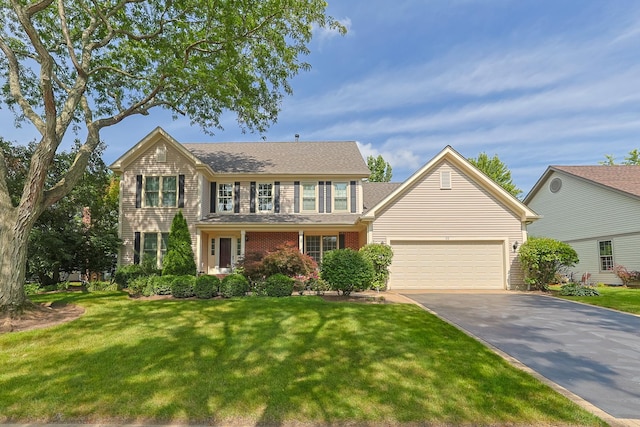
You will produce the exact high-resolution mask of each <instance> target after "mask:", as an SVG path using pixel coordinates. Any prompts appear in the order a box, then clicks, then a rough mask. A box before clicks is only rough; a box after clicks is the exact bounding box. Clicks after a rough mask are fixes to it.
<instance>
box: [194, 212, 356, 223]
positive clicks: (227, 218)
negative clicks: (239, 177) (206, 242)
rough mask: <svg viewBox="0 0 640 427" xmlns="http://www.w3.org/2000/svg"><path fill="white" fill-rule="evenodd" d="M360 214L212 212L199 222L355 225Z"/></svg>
mask: <svg viewBox="0 0 640 427" xmlns="http://www.w3.org/2000/svg"><path fill="white" fill-rule="evenodd" d="M359 218H360V215H358V214H314V215H300V214H266V215H256V214H247V215H238V214H234V215H220V214H212V215H209V217H207V218H205V219H203V220H200V221H199V222H198V223H199V224H208V225H211V224H269V225H275V224H295V225H298V224H306V225H312V224H322V225H353V224H355V223H356V222H358V219H359Z"/></svg>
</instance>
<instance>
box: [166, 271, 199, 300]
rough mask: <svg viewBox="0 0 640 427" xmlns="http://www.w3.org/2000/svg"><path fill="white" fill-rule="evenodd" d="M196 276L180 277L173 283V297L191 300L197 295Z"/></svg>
mask: <svg viewBox="0 0 640 427" xmlns="http://www.w3.org/2000/svg"><path fill="white" fill-rule="evenodd" d="M195 284H196V277H195V276H178V277H176V278H175V279H173V282H171V295H173V297H174V298H190V297H192V296H194V295H195V292H194V287H195Z"/></svg>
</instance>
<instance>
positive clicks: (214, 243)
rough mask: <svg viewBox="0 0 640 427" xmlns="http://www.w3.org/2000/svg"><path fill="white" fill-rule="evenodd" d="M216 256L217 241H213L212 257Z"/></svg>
mask: <svg viewBox="0 0 640 427" xmlns="http://www.w3.org/2000/svg"><path fill="white" fill-rule="evenodd" d="M215 254H216V239H211V255H215Z"/></svg>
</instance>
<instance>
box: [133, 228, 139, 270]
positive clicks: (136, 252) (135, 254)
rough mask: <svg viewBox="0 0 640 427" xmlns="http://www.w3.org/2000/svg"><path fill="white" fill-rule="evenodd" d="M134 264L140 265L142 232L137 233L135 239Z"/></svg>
mask: <svg viewBox="0 0 640 427" xmlns="http://www.w3.org/2000/svg"><path fill="white" fill-rule="evenodd" d="M133 263H134V264H140V232H139V231H136V232H135V233H134V237H133Z"/></svg>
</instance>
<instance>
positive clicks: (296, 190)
mask: <svg viewBox="0 0 640 427" xmlns="http://www.w3.org/2000/svg"><path fill="white" fill-rule="evenodd" d="M293 212H294V213H300V181H295V182H294V183H293Z"/></svg>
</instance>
